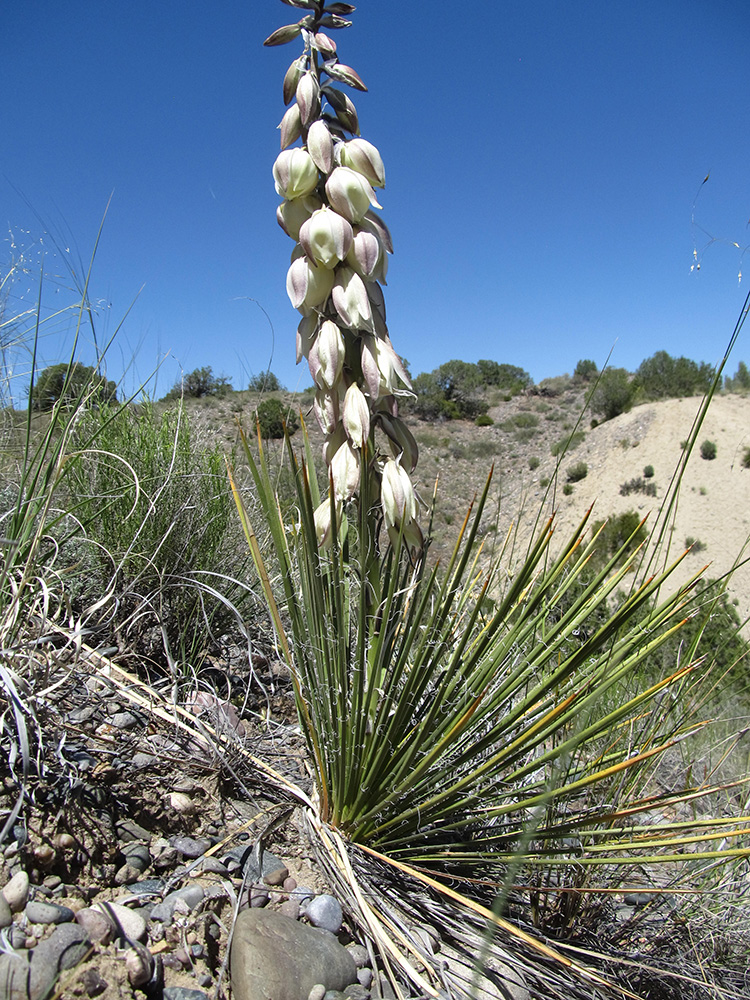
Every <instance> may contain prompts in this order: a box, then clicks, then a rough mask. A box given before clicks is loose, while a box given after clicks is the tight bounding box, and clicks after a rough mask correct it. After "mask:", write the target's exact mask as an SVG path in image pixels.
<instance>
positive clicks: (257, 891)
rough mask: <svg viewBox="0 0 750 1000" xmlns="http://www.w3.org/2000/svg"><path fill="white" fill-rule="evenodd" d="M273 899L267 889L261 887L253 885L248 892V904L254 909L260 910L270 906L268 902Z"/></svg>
mask: <svg viewBox="0 0 750 1000" xmlns="http://www.w3.org/2000/svg"><path fill="white" fill-rule="evenodd" d="M270 898H271V897H270V896H269V894H268V892H267V891H266V890H265V889H262V888H261V887H260V886H257V885H253V886H251V887H250V891H249V892H248V902H249V904H250V906H251V907H252V908H253V909H254V910H257V909H260V908H261V907H263V906H268V901H269V899H270Z"/></svg>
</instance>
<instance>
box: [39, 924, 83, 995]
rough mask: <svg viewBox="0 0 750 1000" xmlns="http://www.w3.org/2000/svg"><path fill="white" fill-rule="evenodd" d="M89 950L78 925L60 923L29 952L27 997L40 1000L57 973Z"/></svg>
mask: <svg viewBox="0 0 750 1000" xmlns="http://www.w3.org/2000/svg"><path fill="white" fill-rule="evenodd" d="M90 950H91V942H90V941H89V940H88V938H87V937H86V931H85V930H84V929H83V927H79V925H78V924H61V925H60V926H59V927H57V928H56V929H55V931H54V932H53V933H52V934H51V935H50V937H48V938H45V939H44V941H42V942H41V943H40V944H38V945H37V946H36V948H34V950H33V952H32V953H31V970H30V975H29V1000H43V998H46V997H47V996H48V995H49V994H50V992H51V991H52V987H53V986H54V985H55V983H56V982H57V979H58V976H59V975H60V973H61V972H65V970H66V969H72V968H73V967H74V966H75V965H78V963H79V962H81V961H83V959H84V958H85V957H86V955H87V954H88V953H89V951H90Z"/></svg>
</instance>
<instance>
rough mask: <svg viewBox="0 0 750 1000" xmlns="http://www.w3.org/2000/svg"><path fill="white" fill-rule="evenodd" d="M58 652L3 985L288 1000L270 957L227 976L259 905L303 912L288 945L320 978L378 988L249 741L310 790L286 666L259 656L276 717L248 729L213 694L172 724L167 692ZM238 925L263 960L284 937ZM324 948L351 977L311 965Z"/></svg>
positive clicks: (12, 995)
mask: <svg viewBox="0 0 750 1000" xmlns="http://www.w3.org/2000/svg"><path fill="white" fill-rule="evenodd" d="M66 658H67V657H66V656H65V655H62V656H58V655H53V656H52V657H51V658H50V663H52V662H54V666H53V667H52V669H51V672H50V676H49V678H48V687H47V691H48V693H47V696H46V697H45V698H43V699H41V700H40V701H39V702H38V703H37V706H38V707H37V719H36V721H37V723H38V724H39V727H40V731H41V733H42V734H43V737H44V740H45V742H46V744H47V745H46V748H45V749H44V750H43V748H42V747H38V750H39V753H40V755H41V753H42V752H43V753H44V759H45V766H44V768H43V769H42V773H41V776H36V777H35V776H33V775H30V776H29V779H28V782H27V800H26V802H25V803H24V805H23V808H22V809H21V811H20V812H19V814H18V816H17V817H16V819H15V822H14V823H13V824H12V828H11V829H10V830H9V834H8V836H7V838H6V840H5V843H4V846H3V848H2V849H0V861H1V864H0V888H1V889H2V892H0V929H1V930H0V935H1V937H0V949H1V950H0V995H1V996H3V997H4V998H6V997H7V998H9V1000H27V998H28V1000H42V998H43V997H46V996H48V995H52V993H50V990H51V989H52V987H53V985H55V984H56V985H55V990H56V992H55V991H53V992H54V995H55V996H56V997H60V998H61V1000H72V998H74V997H75V998H81V997H102V998H103V1000H121V998H129V997H133V998H136V997H137V998H140V1000H143V997H144V996H145V997H147V998H150V1000H161V998H163V1000H206V998H208V997H211V998H221V997H230V996H232V995H234V997H235V998H236V1000H254V998H256V997H260V996H268V997H274V998H275V1000H284V997H285V996H288V997H290V998H292V1000H296V998H297V997H298V996H300V992H299V977H298V975H297V973H296V972H292V973H289V972H288V973H287V978H290V977H291V981H290V982H289V983H288V991H287V992H280V987H279V985H278V983H277V984H276V985H275V986H274V985H271V986H268V983H269V982H272V981H273V976H274V975H279V974H281V975H282V977H283V975H284V973H283V969H284V962H283V960H282V959H283V955H282V957H281V958H280V957H279V955H278V954H276V952H273V954H272V956H271V959H269V963H270V964H269V963H267V964H266V966H263V967H260V966H257V965H256V964H253V965H252V967H245V968H244V973H243V974H242V975H240V973H237V972H235V975H234V990H233V988H232V982H231V977H230V971H229V968H228V956H229V945H230V937H231V935H232V933H233V928H234V927H235V919H236V917H237V914H238V913H243V912H244V911H245V910H253V911H254V910H256V909H257V910H263V912H264V913H266V912H267V913H271V912H272V913H273V914H275V915H281V916H283V917H284V918H286V922H287V924H288V923H290V922H292V921H294V922H295V923H298V922H299V921H300V920H303V921H304V924H305V927H304V928H303V931H307V932H308V935H309V934H310V933H312V942H311V941H310V939H309V936H308V938H307V939H305V940H304V941H303V943H302V944H300V942H298V941H296V940H295V946H294V949H293V954H292V955H291V956H287V958H288V961H287V966H288V965H289V962H292V960H293V962H294V963H299V961H300V959H301V956H302V955H303V954H304V955H306V956H307V957H306V958H305V961H304V964H305V965H306V966H308V967H309V968H310V969H316V968H317V969H318V970H319V972H320V979H321V981H322V982H323V983H325V985H331V984H332V985H334V986H341V987H343V986H348V987H349V990H348V992H347V994H346V995H347V996H351V997H361V998H365V997H368V996H369V995H370V991H369V987H370V984H371V982H372V976H373V973H372V970H371V969H370V968H369V965H370V960H369V956H368V953H367V952H366V951H365V950H364V949H362V948H356V947H355V946H354V945H355V941H354V938H353V936H352V935H351V933H350V928H348V927H347V925H346V923H345V921H344V918H343V914H342V909H341V906H340V904H339V903H338V901H337V900H336V899H335V898H334V897H333V896H331V895H330V894H329V893H327V892H326V886H325V885H324V884H323V882H322V881H321V878H320V875H319V873H318V870H317V867H316V866H315V864H314V861H313V860H312V857H311V853H310V850H309V847H306V845H305V842H304V838H303V837H302V836H301V835H300V832H299V830H298V828H297V824H296V822H295V810H294V803H293V802H292V800H291V799H290V798H288V797H287V798H285V797H284V795H283V794H281V793H280V792H279V789H278V788H275V787H274V785H273V783H269V782H268V781H265V780H262V776H261V775H259V774H258V773H257V770H256V769H255V768H254V767H253V765H252V763H251V761H250V759H249V758H248V756H247V753H246V752H245V754H243V751H242V748H243V747H244V748H247V747H248V746H250V747H252V751H253V755H256V754H260V755H261V756H262V758H263V760H264V761H266V762H269V763H270V764H271V766H273V767H274V768H275V769H278V771H279V773H280V774H286V775H287V776H290V777H292V778H293V780H294V781H295V782H297V783H300V782H301V783H302V784H303V785H304V784H305V783H306V774H305V772H304V769H303V768H302V755H301V747H300V741H299V737H298V735H297V731H296V728H295V727H294V725H293V724H292V722H291V720H292V718H293V705H292V701H291V696H290V693H289V690H288V685H287V684H286V683H285V681H284V678H283V676H279V675H280V674H281V673H282V672H281V671H279V670H278V669H277V668H276V667H275V666H273V665H269V664H268V663H267V662H266V663H265V664H264V666H262V667H259V668H258V669H265V675H264V676H263V678H262V682H263V683H264V686H265V687H266V690H269V691H273V692H274V693H273V695H272V700H273V703H274V712H275V716H276V720H277V721H275V722H274V723H273V724H272V725H271V726H270V727H267V726H262V727H261V726H260V725H257V726H256V725H255V723H254V722H253V714H252V711H247V712H246V716H247V718H246V720H245V721H244V722H240V721H239V719H238V716H237V713H236V712H235V710H234V709H233V707H232V706H229V705H228V704H226V703H221V702H220V701H218V700H217V699H216V697H215V696H210V695H208V694H205V693H203V694H199V695H197V696H196V698H195V699H193V701H192V703H188V706H187V714H186V716H185V718H186V720H188V721H187V723H186V726H185V727H183V728H179V726H178V724H177V721H176V719H177V717H176V719H175V720H174V721H172V722H171V723H170V720H169V718H164V717H163V714H162V713H160V710H159V709H156V705H158V704H159V702H158V701H155V702H154V703H153V704H152V706H151V707H150V708H149V706H148V704H147V702H148V697H147V690H148V689H146V688H145V687H144V686H142V685H139V684H137V683H128V679H127V678H125V679H123V676H122V675H120V674H117V673H116V674H115V675H112V674H111V672H110V671H108V670H107V669H106V668H105V670H104V673H102V670H101V668H102V663H103V662H105V661H102V660H100V659H98V658H93V659H92V658H87V657H86V656H77V657H76V658H75V661H71V662H69V663H66V662H64V660H65V659H66ZM61 661H62V662H61ZM261 661H262V658H261ZM108 672H110V676H109V677H108V676H106V674H107V673H108ZM131 680H133V681H134V680H135V679H134V678H132V679H131ZM250 709H252V706H250ZM160 714H161V715H162V717H160ZM190 717H192V718H193V719H194V724H193V723H191V722H190V721H189V719H190ZM284 719H286V720H287V721H284ZM201 722H205V723H207V724H209V725H210V726H212V727H218V729H219V730H220V732H221V733H222V734H223V737H222V740H220V741H217V740H216V739H213V738H209V737H208V736H206V737H205V738H201V735H200V733H201ZM33 742H34V741H33V735H32V745H33ZM12 770H13V772H15V768H13V769H12ZM18 777H19V775H18V774H17V773H11V774H7V775H6V777H5V781H4V788H3V792H2V796H1V798H0V809H2V814H3V815H7V814H8V813H9V812H10V810H11V809H12V808H13V805H14V804H15V802H16V798H17V794H18V782H17V778H18ZM269 919H271V920H273V919H275V917H271V918H269ZM246 920H247V918H243V922H241V923H239V924H237V927H238V928H240V935H239V938H237V939H236V941H239V944H238V943H235V949H236V950H237V949H240V951H241V945H242V943H243V942H245V944H246V946H247V947H250V948H251V949H252V951H253V954H254V955H255V956H256V959H257V956H258V955H261V954H262V953H263V951H264V949H265V951H266V952H268V951H269V949H272V948H273V947H274V942H275V938H277V937H278V935H271V940H270V942H269V941H267V940H266V938H267V937H268V935H265V937H264V936H263V934H262V929H261V932H259V931H258V930H257V928H255V929H254V933H255V937H256V938H257V936H258V933H260V934H261V939H262V940H261V945H263V947H260V946H259V944H258V942H257V941H255V943H253V941H254V940H255V939H254V938H253V932H251V930H249V929H248V927H247V925H246V923H245V922H244V921H246ZM283 923H284V922H282V926H283ZM264 926H265V925H264ZM300 926H302V925H300ZM311 928H319V929H321V930H316V931H315V932H314V933H313V932H312V931H311V930H310V929H311ZM235 933H236V932H235ZM334 935H337V937H334ZM318 939H320V940H318ZM248 942H250V943H249V944H248ZM264 942H265V943H264ZM321 942H322V943H321ZM339 942H344V943H347V944H349V945H350V948H349V951H348V952H347V951H345V950H344V948H343V947H342V946H341V944H340V943H339ZM303 945H304V948H303ZM326 946H327V947H328V949H329V951H330V950H331V949H333V955H334V958H335V957H336V955H337V952H338V958H339V963H340V964H341V963H343V968H344V972H345V974H344V975H343V977H342V974H341V972H340V971H339V972H338V973H335V968H336V966H335V962H334V961H333V959H331V957H330V955H327V956H326V958H325V961H324V962H323V965H322V966H321V960H320V958H319V957H318V959H317V966H316V964H315V961H316V960H315V955H316V954H317V951H319V950H320V948H321V947H326ZM334 946H335V948H334ZM282 951H283V949H282ZM236 953H239V952H238V951H236ZM342 956H343V957H342ZM233 964H236V966H237V968H238V969H239V968H240V966H241V965H242V962H241V960H240V959H236V960H235V961H234V963H233ZM292 968H294V965H293V966H292ZM332 970H333V971H332ZM238 977H239V978H238ZM317 981H318V980H317V979H314V980H313V982H310V983H309V984H308V991H307V992H309V989H310V988H311V987H312V986H314V985H315V984H316V982H317ZM264 984H265V985H264ZM264 989H268V990H269V991H268V992H267V993H266V992H263V990H264ZM307 992H305V995H304V998H303V1000H306V998H307ZM325 992H326V991H325V990H323V992H322V993H320V992H318V994H316V995H317V996H319V997H322V996H323V995H324V994H325ZM329 995H330V997H333V996H338V995H339V994H334V993H331V994H329Z"/></svg>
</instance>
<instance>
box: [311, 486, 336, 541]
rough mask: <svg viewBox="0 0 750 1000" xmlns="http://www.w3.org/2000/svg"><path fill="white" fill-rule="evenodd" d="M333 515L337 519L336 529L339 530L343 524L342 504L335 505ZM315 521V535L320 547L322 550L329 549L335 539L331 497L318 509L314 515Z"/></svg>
mask: <svg viewBox="0 0 750 1000" xmlns="http://www.w3.org/2000/svg"><path fill="white" fill-rule="evenodd" d="M333 513H334V515H335V518H336V527H337V528H338V527H339V525H340V524H341V504H340V503H337V504H336V505H335V508H334V511H333ZM313 519H314V521H315V535H316V537H317V539H318V545H319V546H320V548H321V549H327V548H329V547H330V545H331V541H332V539H333V530H332V525H331V498H330V497H326V498H325V500H324V501H323V503H322V504H321V505H320V507H316V509H315V512H314V513H313Z"/></svg>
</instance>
